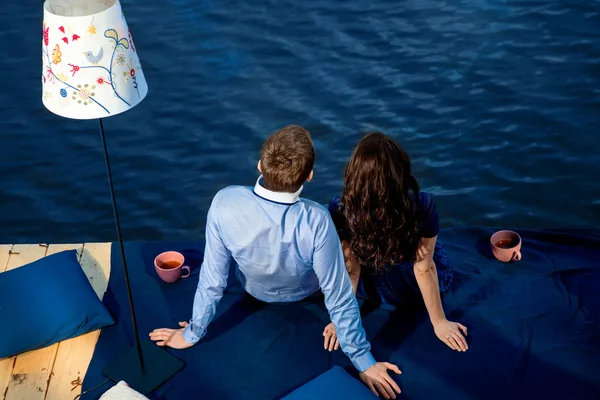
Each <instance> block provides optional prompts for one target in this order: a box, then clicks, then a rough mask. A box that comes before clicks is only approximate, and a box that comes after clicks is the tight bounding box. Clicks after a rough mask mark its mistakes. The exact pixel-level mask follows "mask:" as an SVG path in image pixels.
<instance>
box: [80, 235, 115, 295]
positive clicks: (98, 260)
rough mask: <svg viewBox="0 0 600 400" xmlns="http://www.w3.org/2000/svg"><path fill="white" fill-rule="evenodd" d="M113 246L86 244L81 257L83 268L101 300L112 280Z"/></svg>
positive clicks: (109, 244)
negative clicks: (111, 255) (111, 253)
mask: <svg viewBox="0 0 600 400" xmlns="http://www.w3.org/2000/svg"><path fill="white" fill-rule="evenodd" d="M111 246H112V243H86V244H85V246H84V247H83V254H82V256H81V266H82V267H83V270H84V271H85V273H86V275H87V277H88V279H89V280H90V283H91V284H92V287H93V288H94V290H95V291H96V294H97V295H98V297H99V298H101V299H102V298H103V297H104V293H105V292H106V289H107V287H108V278H110V252H111Z"/></svg>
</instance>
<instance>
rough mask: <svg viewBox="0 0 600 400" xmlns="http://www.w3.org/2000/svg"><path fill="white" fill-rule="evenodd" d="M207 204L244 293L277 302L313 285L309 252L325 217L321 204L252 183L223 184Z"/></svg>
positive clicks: (292, 298) (310, 290)
mask: <svg viewBox="0 0 600 400" xmlns="http://www.w3.org/2000/svg"><path fill="white" fill-rule="evenodd" d="M261 189H262V190H261ZM211 208H212V209H213V211H214V216H215V219H216V221H217V226H218V229H219V236H220V238H221V240H222V241H223V244H224V246H225V247H226V248H227V250H229V252H230V253H231V257H232V258H233V259H234V260H235V261H236V263H237V277H238V279H239V280H240V282H241V283H242V285H243V286H244V289H245V290H246V291H247V292H248V293H250V294H251V295H253V296H254V297H256V298H258V299H260V300H263V301H267V302H272V301H277V302H282V301H298V300H302V299H303V298H305V297H307V296H309V295H311V294H313V293H314V292H316V291H317V290H318V289H319V281H318V279H317V275H316V274H315V272H314V270H313V255H314V250H315V246H317V245H318V243H317V242H316V240H318V237H319V236H320V235H318V234H317V233H318V231H323V230H324V229H325V230H326V227H327V225H328V224H329V223H330V221H329V218H330V216H329V213H328V211H327V210H326V209H325V207H323V206H321V205H319V204H318V203H316V202H313V201H311V200H306V199H301V198H299V197H298V195H297V194H294V193H273V192H269V191H267V190H265V189H264V188H261V187H260V186H259V185H257V187H256V188H251V187H244V186H230V187H227V188H225V189H223V190H221V191H219V193H217V195H216V196H215V199H214V201H213V204H212V206H211Z"/></svg>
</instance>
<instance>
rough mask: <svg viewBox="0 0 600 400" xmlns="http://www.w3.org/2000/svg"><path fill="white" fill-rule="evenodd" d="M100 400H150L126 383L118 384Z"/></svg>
mask: <svg viewBox="0 0 600 400" xmlns="http://www.w3.org/2000/svg"><path fill="white" fill-rule="evenodd" d="M100 400H149V399H148V398H147V397H146V396H144V395H142V394H140V393H138V392H136V391H135V390H133V389H132V388H130V387H129V386H127V384H126V383H125V382H124V381H121V382H119V383H117V384H116V385H115V386H113V387H111V388H110V389H108V390H107V391H106V393H104V394H103V395H102V396H101V397H100Z"/></svg>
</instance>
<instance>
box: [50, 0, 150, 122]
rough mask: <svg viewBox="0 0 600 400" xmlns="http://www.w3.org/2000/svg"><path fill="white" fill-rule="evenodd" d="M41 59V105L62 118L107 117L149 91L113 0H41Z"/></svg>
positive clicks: (139, 98)
mask: <svg viewBox="0 0 600 400" xmlns="http://www.w3.org/2000/svg"><path fill="white" fill-rule="evenodd" d="M42 60H43V62H42V65H43V71H42V101H43V103H44V106H45V107H46V108H47V109H48V110H50V111H51V112H53V113H54V114H58V115H60V116H63V117H66V118H74V119H92V118H103V117H110V116H112V115H115V114H119V113H122V112H124V111H127V110H128V109H130V108H132V107H134V106H136V105H137V104H138V103H140V102H141V101H142V100H143V99H144V97H145V96H146V94H147V93H148V85H147V84H146V79H145V78H144V72H143V71H142V67H141V64H140V60H139V58H138V53H137V49H136V47H135V45H134V43H133V39H132V35H131V32H130V31H129V28H128V27H127V22H126V21H125V16H124V15H123V12H122V11H121V4H120V3H119V1H118V0H46V2H45V3H44V22H43V27H42Z"/></svg>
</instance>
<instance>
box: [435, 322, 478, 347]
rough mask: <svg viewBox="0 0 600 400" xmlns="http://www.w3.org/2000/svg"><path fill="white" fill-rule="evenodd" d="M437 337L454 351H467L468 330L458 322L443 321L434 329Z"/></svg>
mask: <svg viewBox="0 0 600 400" xmlns="http://www.w3.org/2000/svg"><path fill="white" fill-rule="evenodd" d="M433 329H434V331H435V334H436V336H437V337H438V339H440V340H441V341H442V342H444V343H446V345H447V346H448V347H450V348H451V349H452V350H457V351H467V350H468V349H469V346H468V345H467V339H465V336H467V328H466V327H465V326H464V325H462V324H459V323H457V322H452V321H448V320H447V319H445V318H444V319H443V320H441V321H440V322H438V323H437V324H435V326H434V327H433ZM463 335H464V336H463Z"/></svg>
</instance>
